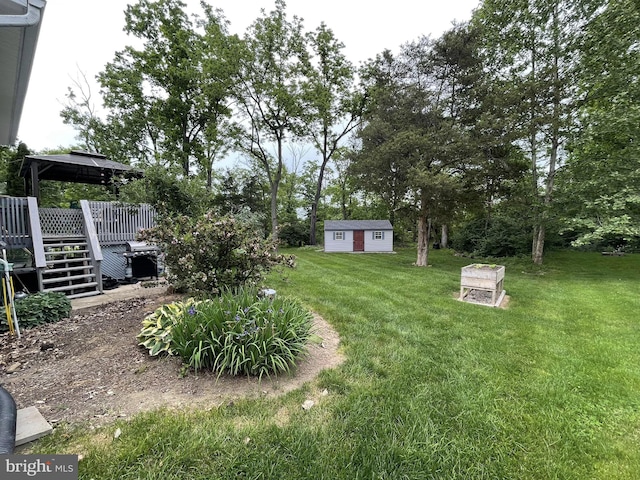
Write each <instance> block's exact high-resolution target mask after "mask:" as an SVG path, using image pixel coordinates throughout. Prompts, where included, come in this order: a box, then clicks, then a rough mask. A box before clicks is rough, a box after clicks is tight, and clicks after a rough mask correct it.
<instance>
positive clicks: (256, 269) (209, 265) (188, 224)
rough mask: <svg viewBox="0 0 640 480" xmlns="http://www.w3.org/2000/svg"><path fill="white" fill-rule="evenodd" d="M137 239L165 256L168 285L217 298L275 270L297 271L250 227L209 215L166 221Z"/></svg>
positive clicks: (238, 221) (246, 223) (288, 258)
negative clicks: (220, 293)
mask: <svg viewBox="0 0 640 480" xmlns="http://www.w3.org/2000/svg"><path fill="white" fill-rule="evenodd" d="M139 238H140V239H141V240H145V241H149V242H153V243H156V244H157V245H159V246H160V247H161V248H162V250H163V251H164V253H165V265H166V268H167V280H168V281H169V282H170V283H171V284H172V285H173V286H174V287H175V288H176V290H178V291H188V292H192V293H194V294H195V293H203V294H217V293H218V292H219V291H220V290H221V289H223V288H230V289H233V288H237V287H241V286H244V285H249V286H252V285H257V284H258V283H259V282H260V281H261V280H262V278H263V277H264V275H265V274H266V273H267V272H268V271H269V270H270V269H271V268H273V267H274V266H276V265H287V266H291V267H293V266H294V265H295V260H294V257H293V256H289V255H278V254H277V253H276V243H274V242H273V241H271V240H265V239H263V238H262V235H261V234H260V232H259V231H257V230H256V229H255V226H252V224H251V223H249V222H244V221H240V220H237V219H236V218H234V217H233V216H223V217H219V216H216V215H215V214H214V213H213V212H208V213H206V214H204V215H200V216H198V217H195V218H191V217H188V216H185V215H181V216H178V217H166V218H163V219H162V220H161V221H160V224H159V225H158V226H157V227H154V228H151V229H148V230H145V231H143V232H142V233H141V234H140V236H139Z"/></svg>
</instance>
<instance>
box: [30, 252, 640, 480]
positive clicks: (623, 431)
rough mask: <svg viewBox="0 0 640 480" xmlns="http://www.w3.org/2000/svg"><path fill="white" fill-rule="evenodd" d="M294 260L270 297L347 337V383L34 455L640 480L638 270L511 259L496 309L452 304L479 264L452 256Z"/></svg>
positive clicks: (365, 475) (616, 263) (348, 473)
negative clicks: (293, 301) (466, 269)
mask: <svg viewBox="0 0 640 480" xmlns="http://www.w3.org/2000/svg"><path fill="white" fill-rule="evenodd" d="M294 253H295V254H296V255H297V256H298V268H297V269H296V270H294V271H286V272H284V275H286V277H285V278H283V277H282V276H281V275H280V274H273V275H272V277H271V280H270V282H269V286H270V287H273V288H275V289H276V290H277V291H278V295H284V294H286V295H292V296H296V297H298V298H300V299H301V300H302V301H303V302H304V303H305V304H306V305H307V306H308V307H310V308H312V309H313V310H315V311H317V312H318V313H320V314H321V315H322V316H324V317H325V318H326V319H327V320H328V321H329V322H330V323H331V324H332V325H333V326H334V327H335V328H336V329H337V330H338V332H339V333H340V335H341V338H342V349H343V352H344V354H345V355H346V357H347V360H346V362H345V363H344V365H343V366H342V367H340V368H338V369H336V370H331V371H326V372H324V373H323V374H322V375H321V376H320V377H319V379H318V380H317V382H314V383H313V384H311V385H307V386H305V387H304V388H303V389H302V390H299V391H296V392H292V393H290V394H287V395H284V396H282V397H280V398H277V399H259V400H248V401H243V402H236V403H234V404H233V405H231V406H224V407H220V408H218V409H214V410H210V411H206V412H205V411H203V412H198V413H184V412H183V413H175V412H171V413H169V412H155V413H150V414H144V415H141V416H139V417H136V418H135V419H133V420H131V421H129V422H122V423H118V424H115V425H112V426H109V427H105V428H104V429H102V430H98V431H88V430H82V429H59V430H58V431H57V432H56V433H55V434H54V435H52V436H51V437H48V438H45V439H43V440H41V441H40V442H39V443H38V444H37V446H36V451H37V452H49V453H78V452H81V453H83V455H84V458H83V460H82V461H81V462H80V477H81V478H87V479H88V478H95V479H103V478H114V479H115V478H128V479H139V478H140V479H141V478H149V479H186V478H201V479H213V478H216V479H217V478H228V479H231V478H233V479H236V478H246V479H301V478H307V479H394V480H395V479H426V478H438V479H439V478H464V479H467V478H469V479H475V478H487V479H497V478H498V479H502V478H504V479H518V478H523V479H528V478H539V479H554V478H558V479H580V480H582V479H607V480H610V479H636V478H640V448H639V447H640V329H639V327H638V325H639V322H638V318H639V317H640V314H639V313H638V312H640V296H639V295H638V275H639V272H640V256H635V255H631V256H625V257H603V256H601V255H597V254H586V253H572V252H561V253H553V254H550V255H549V256H548V257H547V258H546V264H545V266H543V267H542V268H533V266H531V265H530V264H529V262H528V261H527V260H507V261H505V262H504V264H505V265H506V267H507V268H506V278H505V288H506V290H507V294H508V295H509V296H510V297H511V299H510V303H509V307H508V308H507V309H493V308H489V307H484V306H478V305H471V304H466V303H462V302H459V301H457V300H456V299H455V296H456V295H457V292H458V289H459V283H460V268H461V267H462V266H464V265H466V264H469V263H472V261H471V260H469V259H464V258H459V257H455V256H453V255H452V253H451V252H448V251H442V250H440V251H434V252H432V255H431V258H430V260H431V262H432V264H433V265H432V266H431V267H429V268H416V267H414V266H412V262H413V261H414V255H415V253H414V251H413V250H401V251H400V252H399V253H398V254H395V255H385V254H377V255H349V254H325V253H322V252H318V251H315V250H313V249H303V250H299V251H297V250H296V251H295V252H294ZM325 388H326V389H327V390H328V392H329V395H327V396H325V397H322V396H319V395H318V392H320V391H322V390H323V389H325ZM309 396H315V398H317V400H318V402H317V404H316V406H315V407H314V408H312V409H311V410H310V411H304V410H303V409H302V408H300V405H301V403H302V402H303V401H304V400H305V399H306V398H307V397H309ZM116 428H121V430H122V435H121V436H120V438H118V439H117V440H113V431H114V430H115V429H116Z"/></svg>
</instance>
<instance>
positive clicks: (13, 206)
mask: <svg viewBox="0 0 640 480" xmlns="http://www.w3.org/2000/svg"><path fill="white" fill-rule="evenodd" d="M83 202H85V201H84V200H83ZM87 204H88V210H89V211H90V212H91V217H92V218H93V223H94V225H95V231H96V235H97V238H98V242H99V243H100V245H115V244H119V243H124V242H128V241H133V240H135V238H136V235H137V234H138V232H139V231H140V230H142V229H145V228H151V227H153V226H155V225H156V212H155V209H154V208H153V207H152V206H151V205H145V204H143V205H127V204H121V203H114V202H93V201H89V202H87ZM30 207H31V209H32V210H34V212H35V207H37V203H36V201H35V198H26V197H0V241H3V242H5V244H6V245H7V248H32V247H33V240H34V238H33V234H34V233H36V232H33V231H32V230H33V227H34V224H33V223H34V222H33V220H34V219H37V218H38V217H39V221H38V220H36V222H35V223H39V225H41V229H42V235H45V236H46V235H62V236H65V235H79V234H83V232H84V231H85V228H84V224H83V220H82V210H81V209H67V208H39V209H38V214H36V216H35V217H34V218H31V219H30V216H29V208H30ZM37 233H40V232H37ZM38 241H39V242H40V241H41V238H38Z"/></svg>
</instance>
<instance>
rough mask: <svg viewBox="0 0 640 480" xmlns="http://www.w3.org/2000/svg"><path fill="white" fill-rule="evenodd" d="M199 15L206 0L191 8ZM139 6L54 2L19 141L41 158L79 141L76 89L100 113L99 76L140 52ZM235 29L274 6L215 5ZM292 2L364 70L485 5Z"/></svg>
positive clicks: (256, 0) (411, 0)
mask: <svg viewBox="0 0 640 480" xmlns="http://www.w3.org/2000/svg"><path fill="white" fill-rule="evenodd" d="M183 1H184V2H185V3H186V4H187V8H188V9H189V10H190V11H193V12H199V11H200V9H199V4H200V2H199V0H183ZM130 3H135V2H134V1H133V0H47V5H46V8H45V13H44V17H43V21H42V25H41V28H40V36H39V39H38V45H37V50H36V56H35V59H34V64H33V68H32V71H31V79H30V81H29V87H28V90H27V97H26V100H25V104H24V108H23V112H22V118H21V121H20V127H19V130H18V140H19V141H20V142H24V143H25V144H26V145H27V146H28V147H29V149H31V150H32V151H34V152H41V151H43V150H45V149H52V148H58V147H64V148H67V147H69V146H71V145H73V144H75V143H77V141H76V140H75V136H76V132H75V130H74V129H73V128H72V127H70V126H68V125H64V124H63V123H62V118H61V117H60V111H61V110H62V109H63V108H64V104H65V102H66V97H65V96H66V94H67V90H68V88H69V87H72V86H73V85H74V82H76V81H78V80H81V79H82V77H86V78H87V80H88V81H89V83H90V91H91V94H92V101H93V104H94V105H95V107H96V109H97V110H98V111H100V109H101V103H100V97H99V86H98V85H97V83H96V82H95V76H96V75H97V74H98V73H100V72H101V71H102V70H103V69H104V66H105V65H106V64H107V63H108V62H110V61H111V60H112V59H113V58H114V54H115V52H117V51H120V50H123V49H124V47H125V46H127V45H134V44H135V41H134V40H135V39H133V38H131V37H128V36H127V35H126V34H125V33H124V32H123V27H124V10H125V9H126V6H127V5H128V4H130ZM208 3H210V4H211V5H212V6H213V7H214V8H220V9H221V10H222V11H223V12H224V15H225V16H226V18H227V19H228V20H229V21H230V25H229V30H230V32H231V33H237V34H239V35H240V36H242V35H243V34H244V32H245V31H246V28H247V27H248V26H249V25H250V24H251V23H252V22H253V21H254V20H255V19H256V18H258V17H259V16H260V10H261V9H265V10H266V11H270V10H272V9H273V6H274V2H273V0H271V1H266V0H208ZM376 3H378V2H372V1H365V0H322V1H319V0H288V1H287V2H286V5H287V8H286V11H287V14H288V15H289V16H293V15H297V16H298V17H301V18H303V19H304V27H305V30H307V31H311V30H314V29H315V28H316V27H317V26H318V25H320V23H321V22H324V23H325V24H327V26H328V27H329V28H331V29H332V30H333V32H334V34H335V36H336V38H337V39H339V40H340V41H341V42H342V43H344V45H345V49H344V52H345V54H346V55H347V57H348V58H349V59H350V60H351V61H352V62H353V63H354V64H355V65H359V64H360V63H362V62H365V61H366V60H368V59H370V58H374V57H375V56H376V55H377V54H378V53H380V52H382V51H383V50H385V49H389V50H391V51H394V52H396V51H398V49H399V47H400V46H401V45H402V44H404V43H407V42H410V41H413V40H416V39H418V38H419V37H420V36H422V35H427V36H431V37H432V38H437V37H439V36H440V35H441V34H442V33H443V32H444V31H446V30H447V29H449V28H450V27H451V25H452V22H454V21H465V20H469V19H470V18H471V13H472V11H473V9H475V8H476V7H477V6H478V5H479V0H444V1H443V0H394V1H392V2H380V3H379V4H378V5H379V6H374V5H375V4H376Z"/></svg>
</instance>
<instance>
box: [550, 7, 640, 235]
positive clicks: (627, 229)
mask: <svg viewBox="0 0 640 480" xmlns="http://www.w3.org/2000/svg"><path fill="white" fill-rule="evenodd" d="M638 22H640V9H639V7H638V6H637V4H636V3H634V2H633V1H631V0H620V1H617V2H607V3H606V5H604V6H603V8H601V9H600V10H599V11H597V12H596V14H594V16H593V17H592V18H591V19H590V21H589V23H588V25H587V27H586V29H585V33H584V37H583V38H582V41H581V42H580V44H579V45H580V70H579V71H580V75H579V79H580V81H579V82H578V85H579V91H580V94H581V97H582V98H584V101H583V102H582V104H581V106H580V110H579V113H580V123H579V127H580V128H579V130H578V131H577V132H576V134H575V136H574V137H573V141H572V142H571V144H570V153H569V158H568V161H567V164H566V167H565V168H564V170H563V171H562V172H560V175H559V178H558V187H559V202H560V205H561V207H562V208H561V211H562V214H563V215H564V216H565V219H566V220H565V222H566V224H567V227H566V230H567V231H566V232H565V233H567V234H569V235H570V236H571V237H572V239H573V240H574V244H575V245H587V244H591V243H603V244H605V245H610V246H614V247H617V246H622V245H625V244H627V245H628V244H629V243H632V242H636V243H637V242H638V241H639V240H640V193H639V192H640V147H639V146H638V139H640V108H639V105H640V87H639V85H638V82H637V72H638V65H639V64H640V51H639V50H638V42H639V40H640V35H639V34H638V29H637V25H638Z"/></svg>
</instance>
